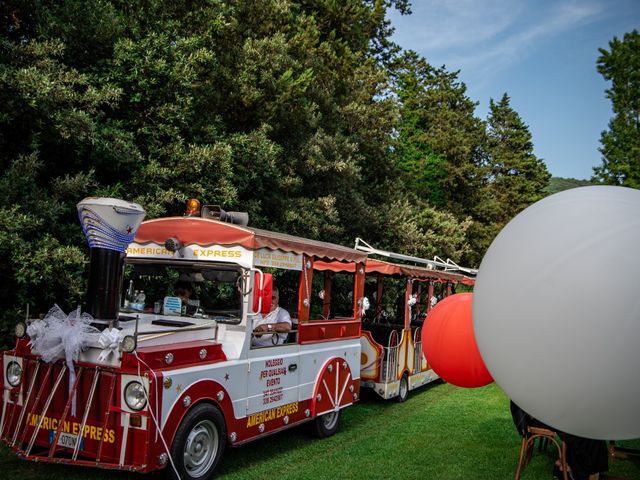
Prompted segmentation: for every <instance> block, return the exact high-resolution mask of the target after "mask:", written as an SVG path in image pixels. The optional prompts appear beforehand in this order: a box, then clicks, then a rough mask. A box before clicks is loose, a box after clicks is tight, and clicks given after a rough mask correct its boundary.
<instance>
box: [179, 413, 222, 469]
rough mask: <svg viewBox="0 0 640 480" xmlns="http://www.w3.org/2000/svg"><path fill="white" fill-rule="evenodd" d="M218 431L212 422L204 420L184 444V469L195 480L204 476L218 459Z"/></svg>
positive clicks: (194, 428) (192, 431)
mask: <svg viewBox="0 0 640 480" xmlns="http://www.w3.org/2000/svg"><path fill="white" fill-rule="evenodd" d="M219 443H220V441H219V438H218V429H217V428H216V427H215V425H214V424H213V422H212V421H211V420H202V421H200V422H198V424H197V425H196V426H195V427H193V428H192V429H191V431H190V432H189V436H188V437H187V441H186V442H185V444H184V468H185V470H186V471H187V472H188V473H189V475H191V476H192V477H194V478H198V477H201V476H203V475H204V474H205V473H207V471H208V470H209V468H211V465H213V462H214V460H215V458H216V454H217V452H218V447H219Z"/></svg>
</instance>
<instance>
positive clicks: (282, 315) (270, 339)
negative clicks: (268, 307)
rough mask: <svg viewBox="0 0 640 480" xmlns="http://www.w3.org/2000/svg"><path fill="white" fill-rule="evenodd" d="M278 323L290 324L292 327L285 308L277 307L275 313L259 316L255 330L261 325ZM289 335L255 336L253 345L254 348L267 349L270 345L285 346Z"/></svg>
mask: <svg viewBox="0 0 640 480" xmlns="http://www.w3.org/2000/svg"><path fill="white" fill-rule="evenodd" d="M276 323H288V324H289V325H291V316H290V315H289V312H287V311H286V310H285V309H284V308H281V307H276V309H275V310H274V311H273V312H269V313H268V314H267V315H265V316H264V317H263V316H262V315H258V316H257V317H255V318H254V321H253V329H254V330H255V328H256V327H258V326H260V325H267V324H272V325H273V324H276ZM287 335H289V334H288V333H264V334H262V335H260V336H256V335H254V336H253V337H252V338H251V345H253V346H254V347H266V346H269V345H280V344H283V343H284V341H285V340H286V339H287Z"/></svg>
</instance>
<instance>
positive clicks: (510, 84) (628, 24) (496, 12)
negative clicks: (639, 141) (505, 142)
mask: <svg viewBox="0 0 640 480" xmlns="http://www.w3.org/2000/svg"><path fill="white" fill-rule="evenodd" d="M411 3H412V11H413V13H412V14H411V15H409V16H401V15H399V14H398V13H397V12H396V11H395V10H394V11H392V12H391V13H390V15H389V18H390V20H391V22H392V25H393V26H394V27H395V29H396V32H395V34H394V36H393V40H394V41H395V42H396V43H398V44H399V45H400V46H401V47H403V48H405V49H411V50H415V51H417V52H418V53H420V54H421V55H422V56H423V57H425V58H426V59H427V61H428V62H429V63H431V64H432V65H434V66H441V65H445V66H446V68H447V70H449V71H455V70H460V79H461V80H462V81H463V82H465V84H466V85H467V88H468V95H469V97H471V98H472V99H473V100H475V101H478V102H479V105H478V108H477V110H476V114H477V115H478V116H479V117H480V118H483V119H486V115H487V111H488V107H489V99H490V98H493V99H495V100H498V99H500V98H501V97H502V94H503V93H505V92H506V93H507V94H508V95H509V96H510V97H511V106H512V107H513V108H514V109H515V110H516V111H517V112H518V113H519V114H520V116H521V117H522V119H523V120H524V122H525V123H526V124H527V125H528V126H529V129H530V131H531V134H532V136H533V143H534V152H535V154H536V155H537V156H538V157H540V158H542V159H543V160H544V161H545V163H546V164H547V168H548V169H549V171H550V172H551V174H552V175H554V176H556V177H573V178H578V179H589V178H590V177H591V175H592V167H593V166H595V165H599V164H600V163H601V156H600V152H598V147H599V146H600V132H601V131H602V130H605V129H606V128H607V124H608V122H609V119H610V118H611V116H612V112H611V103H610V101H609V100H608V99H607V98H606V97H605V92H604V91H605V89H606V88H608V84H607V82H605V81H604V79H603V78H602V76H601V75H600V74H599V73H598V72H597V70H596V60H597V58H598V56H599V52H598V48H599V47H602V48H606V49H608V45H609V41H610V40H611V39H612V38H613V37H614V36H617V37H618V38H621V37H622V36H623V35H624V33H625V32H629V31H631V30H633V29H634V28H635V29H639V30H640V0H608V1H607V0H557V1H553V0H539V1H536V0H511V1H509V0H475V1H474V0H413V1H412V2H411Z"/></svg>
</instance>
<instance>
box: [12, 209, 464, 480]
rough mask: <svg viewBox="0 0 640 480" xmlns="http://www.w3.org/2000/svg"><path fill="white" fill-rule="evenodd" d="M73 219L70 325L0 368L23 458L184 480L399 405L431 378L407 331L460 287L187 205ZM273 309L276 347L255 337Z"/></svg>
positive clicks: (26, 331)
mask: <svg viewBox="0 0 640 480" xmlns="http://www.w3.org/2000/svg"><path fill="white" fill-rule="evenodd" d="M78 212H79V216H80V220H81V223H82V226H83V230H84V233H85V235H86V237H87V240H88V242H89V246H90V248H91V250H90V253H91V259H90V268H89V283H88V293H87V313H84V314H82V313H80V311H77V312H71V313H70V314H68V315H67V314H65V313H64V312H62V311H61V310H60V309H59V308H57V307H56V308H54V309H52V310H51V311H50V312H49V313H48V314H47V316H45V317H44V318H43V319H37V320H30V321H28V322H27V323H28V325H27V323H20V324H18V325H17V327H16V336H17V340H16V345H15V348H14V349H13V350H9V351H5V352H2V356H1V360H2V369H1V371H2V374H1V375H2V383H3V385H4V390H3V392H4V393H3V402H2V411H1V417H0V438H1V439H2V440H3V441H4V442H5V443H6V444H7V445H8V446H9V448H10V449H12V450H13V451H14V452H16V453H17V454H18V455H19V456H20V457H22V458H24V459H27V460H33V461H38V462H51V463H65V464H76V465H85V466H96V467H100V468H111V469H121V470H129V471H137V472H151V471H154V470H159V469H165V470H166V472H167V474H168V476H169V477H172V478H183V479H201V478H208V477H210V476H211V475H212V473H213V471H214V470H215V468H216V466H217V465H218V463H219V462H220V459H221V457H222V454H223V452H224V450H225V447H226V446H238V445H242V444H244V443H246V442H248V441H250V440H254V439H256V438H260V437H263V436H265V435H269V434H272V433H275V432H278V431H280V430H283V429H286V428H289V427H292V426H294V425H298V424H301V423H304V422H312V426H313V428H314V430H315V432H316V433H317V434H318V435H319V436H321V437H323V436H329V435H332V434H333V433H334V432H335V431H336V430H337V428H338V424H339V419H340V412H341V410H342V409H343V408H345V407H347V406H350V405H352V404H353V403H354V402H356V401H357V400H358V398H359V395H360V386H367V387H372V388H373V389H374V390H375V391H376V392H377V393H378V394H379V395H381V396H382V397H383V398H391V397H398V398H399V399H400V400H404V399H406V396H407V394H408V391H409V390H411V389H413V388H416V387H417V386H419V385H423V384H426V383H428V382H429V381H431V380H434V379H436V378H437V375H436V374H435V373H434V372H433V370H431V369H430V367H429V365H427V362H426V360H425V358H424V355H423V354H422V349H421V348H420V325H421V323H422V321H423V320H424V318H425V314H426V313H428V311H429V309H430V308H431V306H432V298H435V297H436V296H437V295H438V294H439V295H447V294H449V293H451V291H452V288H453V286H454V285H455V284H459V283H461V284H466V285H472V284H473V273H474V272H466V273H464V272H463V273H451V272H448V271H444V270H441V269H440V268H446V269H449V268H457V266H455V265H454V266H453V267H452V266H451V264H448V263H447V264H444V263H442V264H441V263H440V262H437V261H421V262H422V263H425V262H426V263H427V264H428V265H427V266H426V267H423V266H408V265H403V264H400V263H389V262H385V261H380V260H374V259H371V258H369V259H368V256H369V255H382V256H386V257H391V258H392V259H396V260H419V259H413V257H404V256H401V255H396V254H390V253H389V252H383V251H379V250H375V249H372V248H371V247H369V246H367V245H366V244H364V245H365V246H364V247H363V246H362V245H359V244H357V245H356V248H355V249H351V248H346V247H342V246H339V245H335V244H331V243H325V242H319V241H314V240H308V239H304V238H300V237H294V236H291V235H285V234H281V233H275V232H270V231H265V230H259V229H255V228H250V227H247V226H246V223H247V217H246V215H245V214H242V213H237V212H229V213H227V212H224V211H223V210H221V209H220V208H218V207H208V206H205V207H202V208H200V205H199V203H198V202H197V201H193V200H192V201H190V202H189V209H188V211H187V215H185V216H183V217H170V218H160V219H155V220H149V221H146V222H142V219H143V217H144V211H143V210H142V208H141V207H140V206H139V205H136V204H132V203H128V202H124V201H121V200H114V199H97V198H88V199H85V200H83V201H82V202H80V203H79V204H78ZM393 282H396V285H394V284H393ZM274 286H275V287H277V290H275V288H274ZM434 288H435V289H437V290H439V292H436V291H435V290H434ZM276 291H279V295H276V294H275V293H276ZM276 299H278V301H279V302H280V307H282V308H284V309H285V310H286V311H288V313H289V314H290V317H291V325H292V326H291V329H290V331H284V332H282V331H276V330H272V327H271V326H270V327H269V330H268V331H267V332H263V331H260V332H255V331H254V329H255V327H256V325H257V324H258V323H259V322H260V321H261V320H263V319H264V317H265V316H267V315H269V314H270V311H272V308H271V306H272V300H274V302H275V301H276ZM398 299H399V300H398ZM274 306H275V304H274ZM394 309H395V310H394ZM394 312H400V313H399V315H395V317H394ZM398 319H399V321H398Z"/></svg>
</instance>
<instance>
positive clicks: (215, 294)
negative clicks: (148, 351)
mask: <svg viewBox="0 0 640 480" xmlns="http://www.w3.org/2000/svg"><path fill="white" fill-rule="evenodd" d="M241 281H242V270H241V269H239V268H230V267H228V266H225V267H221V266H208V265H207V266H201V265H185V266H183V265H166V264H164V265H159V264H153V265H152V264H148V263H130V264H127V265H126V266H125V273H124V282H123V292H122V297H121V304H120V305H121V309H120V311H121V312H122V313H124V314H126V313H136V312H145V313H155V314H157V315H165V316H172V317H190V318H209V319H215V320H217V321H220V322H225V323H240V320H241V319H242V294H241V293H240V290H239V287H240V286H241V285H240V283H241Z"/></svg>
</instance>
